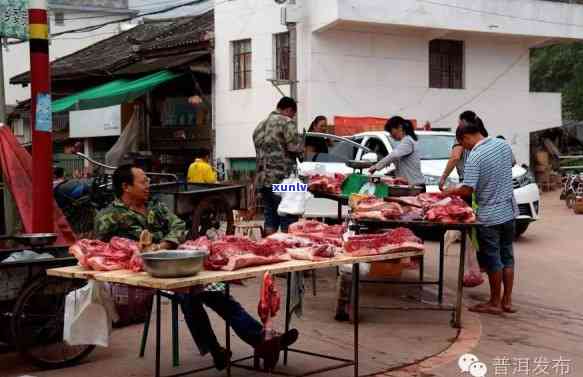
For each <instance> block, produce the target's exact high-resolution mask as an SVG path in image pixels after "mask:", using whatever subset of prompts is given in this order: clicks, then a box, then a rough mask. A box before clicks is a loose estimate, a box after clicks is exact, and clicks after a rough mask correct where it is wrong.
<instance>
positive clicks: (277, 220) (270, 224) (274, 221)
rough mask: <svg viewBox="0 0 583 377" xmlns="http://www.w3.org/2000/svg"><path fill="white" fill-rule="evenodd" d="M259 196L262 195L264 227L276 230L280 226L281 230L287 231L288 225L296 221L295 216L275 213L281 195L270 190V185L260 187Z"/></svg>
mask: <svg viewBox="0 0 583 377" xmlns="http://www.w3.org/2000/svg"><path fill="white" fill-rule="evenodd" d="M261 196H262V197H263V216H264V218H265V220H264V221H265V229H270V230H273V231H274V232H277V230H278V229H279V227H280V226H281V231H282V232H285V233H287V229H288V228H289V226H290V225H291V224H293V223H295V222H296V221H298V217H297V216H291V215H287V216H280V215H279V214H278V213H277V207H279V203H281V197H280V196H279V195H276V194H274V193H273V191H272V190H271V187H262V188H261Z"/></svg>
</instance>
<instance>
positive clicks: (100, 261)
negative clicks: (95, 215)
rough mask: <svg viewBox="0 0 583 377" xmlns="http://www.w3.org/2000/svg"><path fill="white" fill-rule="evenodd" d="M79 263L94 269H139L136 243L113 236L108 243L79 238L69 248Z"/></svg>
mask: <svg viewBox="0 0 583 377" xmlns="http://www.w3.org/2000/svg"><path fill="white" fill-rule="evenodd" d="M69 252H70V253H71V254H72V255H73V256H75V258H77V260H78V261H79V265H81V266H83V267H85V268H89V269H92V270H96V271H114V270H126V269H130V268H131V269H132V270H134V271H141V267H142V263H141V260H140V259H141V257H140V256H139V254H140V249H139V246H138V243H137V242H135V241H132V240H128V239H125V238H120V237H113V238H112V239H111V240H110V241H109V244H107V243H105V242H101V241H97V240H80V241H77V242H76V243H75V244H74V245H73V246H71V247H70V248H69Z"/></svg>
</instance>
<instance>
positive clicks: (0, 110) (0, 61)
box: [0, 38, 6, 124]
mask: <svg viewBox="0 0 583 377" xmlns="http://www.w3.org/2000/svg"><path fill="white" fill-rule="evenodd" d="M2 42H3V39H2V38H0V123H4V124H6V97H5V95H4V45H3V43H2Z"/></svg>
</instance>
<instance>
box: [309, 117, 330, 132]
mask: <svg viewBox="0 0 583 377" xmlns="http://www.w3.org/2000/svg"><path fill="white" fill-rule="evenodd" d="M323 120H326V117H325V116H324V115H318V116H317V117H315V118H314V120H313V121H312V124H310V128H308V132H314V128H315V127H316V125H317V124H318V123H320V122H321V121H323Z"/></svg>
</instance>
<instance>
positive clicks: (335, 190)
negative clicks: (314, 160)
mask: <svg viewBox="0 0 583 377" xmlns="http://www.w3.org/2000/svg"><path fill="white" fill-rule="evenodd" d="M345 179H346V176H345V175H344V174H340V173H335V174H334V175H333V176H327V175H320V174H314V175H311V176H310V177H309V182H308V190H310V191H313V192H329V193H332V194H340V193H341V192H342V183H343V182H344V180H345Z"/></svg>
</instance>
